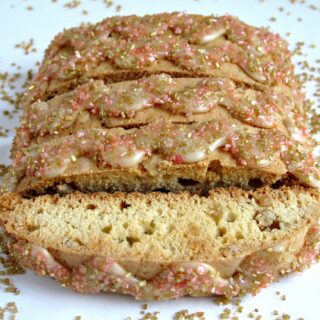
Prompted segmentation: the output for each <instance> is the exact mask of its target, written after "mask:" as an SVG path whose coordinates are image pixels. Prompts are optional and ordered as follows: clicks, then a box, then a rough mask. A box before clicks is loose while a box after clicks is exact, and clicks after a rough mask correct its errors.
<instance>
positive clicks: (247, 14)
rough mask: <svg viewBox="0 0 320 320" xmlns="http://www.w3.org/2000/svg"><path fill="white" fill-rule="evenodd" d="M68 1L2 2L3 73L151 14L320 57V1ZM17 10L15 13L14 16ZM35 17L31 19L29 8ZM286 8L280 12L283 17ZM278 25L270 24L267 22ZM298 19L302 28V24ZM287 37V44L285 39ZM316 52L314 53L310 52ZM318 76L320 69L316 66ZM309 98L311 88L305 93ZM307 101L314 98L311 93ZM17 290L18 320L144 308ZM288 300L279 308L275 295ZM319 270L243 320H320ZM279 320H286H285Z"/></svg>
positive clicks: (209, 307)
mask: <svg viewBox="0 0 320 320" xmlns="http://www.w3.org/2000/svg"><path fill="white" fill-rule="evenodd" d="M65 2H66V1H62V0H58V2H57V3H52V2H51V1H50V0H38V1H31V0H30V1H23V0H16V1H14V0H0V26H1V28H0V72H4V71H8V72H9V73H12V72H14V71H15V69H14V68H12V67H10V65H11V63H12V62H16V63H17V64H18V65H21V72H22V73H25V72H26V71H27V70H29V69H35V62H36V61H40V60H41V59H42V55H43V51H44V49H45V48H46V47H47V45H48V44H49V42H50V40H51V39H52V37H53V36H54V35H55V34H56V33H57V32H59V31H61V30H62V29H63V28H65V27H71V26H75V25H78V24H79V23H80V22H88V21H90V22H96V21H99V20H101V19H103V18H104V17H106V16H111V15H114V14H121V15H126V14H146V13H155V12H162V11H177V10H183V11H186V12H190V13H191V12H193V13H202V14H224V13H230V14H233V15H237V16H239V17H240V18H241V19H242V20H244V21H246V22H248V23H250V24H253V25H257V26H261V25H263V26H268V25H270V26H271V29H272V30H276V31H277V32H279V33H280V34H281V35H283V36H284V37H286V38H287V39H288V41H289V42H290V44H291V46H292V48H293V47H294V44H295V43H296V42H297V41H304V42H305V43H306V45H305V52H306V53H307V54H308V57H307V58H304V59H308V60H309V61H310V63H311V64H312V63H314V61H315V60H316V59H317V55H318V57H319V49H318V48H320V37H319V31H320V27H319V21H320V11H319V10H311V9H310V7H309V5H311V4H314V5H318V6H319V7H320V1H319V0H313V1H306V3H305V4H300V3H299V2H301V1H296V2H298V3H296V4H292V3H291V2H290V1H289V0H283V1H280V0H274V1H272V0H265V1H260V0H199V1H193V0H175V1H174V0H171V1H170V0H157V1H147V0H145V1H142V0H134V1H129V0H128V1H124V0H122V1H117V0H115V5H113V6H112V7H111V8H107V7H106V5H105V4H104V3H103V1H102V0H96V1H93V0H91V1H90V0H88V1H84V0H83V1H82V4H81V5H80V6H79V7H77V8H75V9H67V8H64V6H63V4H64V3H65ZM118 4H120V5H122V9H121V11H120V13H117V12H116V10H115V7H116V5H118ZM12 5H14V7H13V8H12ZM30 5H31V6H32V7H33V10H32V11H28V10H27V9H26V8H27V6H30ZM279 7H283V10H284V11H283V12H281V11H280V10H279ZM82 10H87V11H88V13H89V14H88V15H83V14H82ZM271 17H276V21H274V22H271V21H270V18H271ZM299 18H301V19H302V21H298V19H299ZM287 32H290V33H291V35H290V36H286V33H287ZM30 38H34V41H35V47H36V48H37V52H36V53H30V54H29V55H25V54H24V52H23V50H21V49H16V48H14V46H15V44H17V43H20V42H21V41H28V40H29V39H30ZM311 44H316V48H315V49H312V48H309V45H311ZM315 66H316V67H317V68H319V67H320V65H319V64H317V65H316V64H315ZM308 89H309V91H311V90H310V89H312V85H310V86H309V87H308ZM309 94H310V93H309ZM10 108H12V107H10V106H9V105H8V104H6V103H5V102H0V110H4V109H10ZM16 124H17V119H14V120H8V118H7V117H4V116H3V115H2V112H1V114H0V126H4V127H5V128H12V130H11V132H10V137H8V138H0V163H8V158H7V157H8V154H9V149H10V143H11V139H12V137H13V134H14V130H13V128H14V126H16ZM11 278H12V281H13V282H14V284H15V285H16V286H17V287H18V288H19V289H20V291H21V294H20V295H18V296H14V295H12V294H10V293H5V292H3V290H1V289H0V306H4V305H5V304H6V303H7V302H9V301H15V302H16V304H17V307H18V309H19V313H18V316H17V319H20V320H21V319H22V320H24V319H27V320H36V319H47V320H50V319H55V320H56V319H61V320H64V319H74V318H75V316H77V315H81V316H82V319H86V320H95V319H98V320H102V319H111V320H118V319H119V320H122V319H125V318H126V317H128V316H131V317H132V319H140V318H141V315H140V314H139V313H140V311H141V307H142V305H143V303H144V302H141V301H135V300H133V298H131V297H126V296H120V295H115V294H101V295H95V296H91V295H80V294H75V293H73V292H71V291H69V290H68V289H64V288H61V287H60V286H59V284H58V283H56V282H54V281H53V280H51V279H49V278H40V277H36V276H34V275H33V274H32V273H31V272H29V273H27V274H25V275H20V276H13V277H11ZM278 290H279V291H280V292H281V295H283V294H285V295H286V296H287V299H286V301H282V300H281V299H280V297H279V296H278V295H276V291H278ZM319 304H320V265H319V264H318V265H315V266H313V267H312V268H311V269H310V270H307V271H306V272H305V273H304V274H303V275H302V276H299V275H293V276H291V277H289V278H287V279H284V280H282V281H281V283H279V284H273V285H272V286H271V287H269V288H268V289H265V290H263V291H262V292H261V293H260V294H259V295H258V296H256V297H251V296H250V297H246V298H245V299H243V301H242V305H243V307H244V310H243V313H242V315H238V316H239V319H248V313H249V312H253V310H254V309H255V308H258V309H259V312H258V313H255V315H258V314H261V315H262V316H263V319H275V318H276V316H274V315H272V311H273V310H278V311H279V314H280V315H282V314H283V313H287V314H289V315H291V319H298V318H299V317H304V319H305V320H319V319H320V312H319V311H318V310H319ZM225 307H229V308H231V309H233V307H232V306H217V305H216V304H215V303H214V302H213V298H201V299H200V298H197V299H196V298H183V299H180V300H177V301H169V302H157V303H148V311H150V312H151V311H159V312H160V314H159V315H158V317H159V319H173V316H174V314H175V312H177V311H179V310H182V309H188V310H189V311H190V312H195V311H204V312H205V317H206V319H218V315H219V314H220V313H221V312H222V310H223V309H224V308H225ZM280 319H281V318H280Z"/></svg>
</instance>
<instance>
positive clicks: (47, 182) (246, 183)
mask: <svg viewBox="0 0 320 320" xmlns="http://www.w3.org/2000/svg"><path fill="white" fill-rule="evenodd" d="M302 104H303V100H302V95H301V94H300V93H299V92H298V91H297V90H293V89H291V88H289V87H288V86H285V85H282V84H278V85H274V86H271V87H265V88H263V89H254V88H249V87H247V86H246V85H243V84H239V83H236V82H234V81H233V80H231V79H228V78H172V77H171V76H169V75H167V74H160V75H153V76H150V77H147V78H143V79H139V80H135V81H126V82H121V83H116V84H110V85H106V84H104V82H103V81H101V80H100V81H96V80H90V81H89V82H88V83H86V84H83V85H81V86H79V87H78V88H77V89H75V90H73V91H70V92H68V93H64V94H61V95H57V96H55V97H54V98H52V99H50V100H48V101H37V102H34V103H33V104H31V105H30V106H28V107H26V108H25V109H24V116H23V119H22V122H21V125H20V128H19V129H18V131H17V136H16V138H15V142H14V145H13V149H12V157H13V160H14V164H13V166H12V168H11V170H10V173H9V176H10V178H9V179H7V183H5V185H4V187H3V189H5V190H7V191H16V192H19V193H30V192H34V191H35V192H37V193H45V192H46V190H47V189H48V188H50V189H51V190H52V189H54V190H55V191H58V192H66V191H72V190H74V189H77V190H82V191H90V192H94V191H127V192H130V191H140V192H146V191H150V190H158V189H165V190H170V191H174V192H177V191H181V190H185V189H188V190H190V191H193V192H206V191H207V190H209V189H210V188H213V187H215V186H218V185H220V186H221V185H227V186H228V185H236V186H240V187H242V188H246V189H250V188H256V187H261V186H263V185H272V184H274V183H276V182H278V181H284V180H286V179H288V178H289V179H291V180H293V181H295V183H301V184H303V185H307V186H312V187H318V186H319V185H320V183H319V171H318V169H317V167H316V158H315V157H314V155H313V153H312V151H313V148H314V142H313V140H312V139H311V137H310V135H309V134H308V126H307V121H306V115H305V114H304V112H303V106H302ZM293 177H294V179H293ZM281 183H283V182H281Z"/></svg>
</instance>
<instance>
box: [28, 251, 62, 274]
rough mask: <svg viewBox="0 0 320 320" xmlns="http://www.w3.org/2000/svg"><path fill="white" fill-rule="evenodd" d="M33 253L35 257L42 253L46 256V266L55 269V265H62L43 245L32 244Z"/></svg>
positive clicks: (43, 256) (42, 255)
mask: <svg viewBox="0 0 320 320" xmlns="http://www.w3.org/2000/svg"><path fill="white" fill-rule="evenodd" d="M31 254H32V255H33V256H35V257H37V256H38V255H40V256H41V257H42V258H44V259H45V263H46V266H47V267H48V268H49V269H53V268H55V267H59V266H60V264H59V263H58V262H57V261H56V260H55V259H54V258H53V256H52V255H51V254H50V252H49V251H48V250H47V249H45V248H43V247H40V246H37V245H32V246H31Z"/></svg>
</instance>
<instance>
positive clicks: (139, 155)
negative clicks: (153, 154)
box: [117, 150, 145, 168]
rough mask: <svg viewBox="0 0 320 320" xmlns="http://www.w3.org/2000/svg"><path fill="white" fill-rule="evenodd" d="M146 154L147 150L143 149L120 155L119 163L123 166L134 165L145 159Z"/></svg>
mask: <svg viewBox="0 0 320 320" xmlns="http://www.w3.org/2000/svg"><path fill="white" fill-rule="evenodd" d="M144 156H145V152H144V151H143V150H136V151H134V152H133V153H132V154H130V155H126V156H123V157H120V158H119V159H118V160H117V164H118V165H119V166H120V167H122V168H130V167H134V166H136V165H137V164H139V163H140V162H141V161H142V160H143V158H144Z"/></svg>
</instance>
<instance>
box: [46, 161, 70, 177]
mask: <svg viewBox="0 0 320 320" xmlns="http://www.w3.org/2000/svg"><path fill="white" fill-rule="evenodd" d="M70 163H71V159H70V158H63V159H59V164H58V165H53V166H51V167H50V168H49V169H48V170H47V171H46V174H45V177H46V178H55V177H58V176H60V175H62V174H63V173H64V172H65V171H66V170H67V169H68V167H69V164H70Z"/></svg>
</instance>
